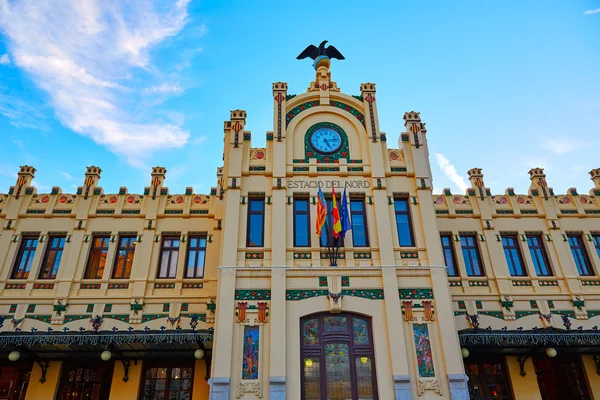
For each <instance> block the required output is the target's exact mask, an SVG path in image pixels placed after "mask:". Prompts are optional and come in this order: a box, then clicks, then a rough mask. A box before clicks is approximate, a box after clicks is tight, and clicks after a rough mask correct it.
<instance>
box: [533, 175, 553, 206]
mask: <svg viewBox="0 0 600 400" xmlns="http://www.w3.org/2000/svg"><path fill="white" fill-rule="evenodd" d="M529 179H531V189H530V190H531V191H537V190H538V189H539V190H541V191H542V194H543V195H544V199H545V200H548V199H549V194H552V189H551V188H549V187H548V183H547V182H546V174H544V168H539V167H537V168H531V169H530V170H529Z"/></svg>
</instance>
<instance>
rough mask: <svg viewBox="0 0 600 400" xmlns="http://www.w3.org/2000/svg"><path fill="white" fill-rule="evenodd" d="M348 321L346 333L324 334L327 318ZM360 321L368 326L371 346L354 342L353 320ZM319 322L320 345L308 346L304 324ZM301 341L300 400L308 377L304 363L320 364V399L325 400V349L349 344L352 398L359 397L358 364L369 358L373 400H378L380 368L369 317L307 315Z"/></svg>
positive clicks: (303, 395) (342, 314)
mask: <svg viewBox="0 0 600 400" xmlns="http://www.w3.org/2000/svg"><path fill="white" fill-rule="evenodd" d="M332 316H333V317H345V318H346V329H345V330H330V331H326V330H325V323H324V317H332ZM354 318H357V319H360V320H363V321H366V323H367V332H368V339H369V343H368V344H357V343H355V341H354V339H355V336H354V324H353V319H354ZM312 319H317V320H318V338H319V339H318V343H316V344H306V343H305V342H304V335H303V329H304V323H305V322H307V321H309V320H312ZM299 333H300V335H299V341H300V343H299V344H300V360H299V364H300V391H301V398H305V389H306V387H305V381H306V379H305V374H304V362H305V361H304V360H305V359H306V358H311V359H318V360H319V375H320V392H321V397H322V398H325V396H326V395H327V371H326V367H327V362H326V358H327V357H326V354H325V348H326V345H328V344H346V345H348V350H349V353H348V358H349V364H350V365H349V371H350V378H351V379H350V385H351V393H352V397H353V398H354V396H357V397H358V394H359V393H358V381H357V379H356V378H357V373H356V360H358V359H360V357H368V358H369V359H370V360H371V368H372V369H371V388H372V392H373V399H374V400H378V399H379V398H380V396H379V390H378V385H377V383H378V382H377V367H376V357H377V355H376V354H375V341H376V339H375V337H374V336H373V318H372V317H371V316H368V315H363V314H359V313H354V312H350V311H345V312H344V311H343V312H342V313H341V314H329V313H327V312H320V313H315V314H309V315H305V316H303V317H302V318H300V326H299Z"/></svg>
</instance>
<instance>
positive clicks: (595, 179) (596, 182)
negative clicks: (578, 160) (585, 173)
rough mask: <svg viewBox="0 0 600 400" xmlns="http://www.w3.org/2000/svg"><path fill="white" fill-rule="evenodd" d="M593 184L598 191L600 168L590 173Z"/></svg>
mask: <svg viewBox="0 0 600 400" xmlns="http://www.w3.org/2000/svg"><path fill="white" fill-rule="evenodd" d="M590 176H591V179H592V182H594V185H595V186H596V189H600V168H596V169H593V170H591V171H590Z"/></svg>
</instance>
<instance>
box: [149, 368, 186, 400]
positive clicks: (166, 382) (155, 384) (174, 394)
mask: <svg viewBox="0 0 600 400" xmlns="http://www.w3.org/2000/svg"><path fill="white" fill-rule="evenodd" d="M186 364H187V363H184V364H175V365H170V364H168V363H166V364H165V363H161V364H158V365H156V364H155V365H150V366H148V367H146V368H145V371H144V376H143V386H142V390H141V391H140V392H141V393H140V397H139V399H140V400H159V399H186V400H187V399H191V398H192V381H193V379H194V368H193V366H192V365H186Z"/></svg>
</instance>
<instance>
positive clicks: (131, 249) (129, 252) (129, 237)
mask: <svg viewBox="0 0 600 400" xmlns="http://www.w3.org/2000/svg"><path fill="white" fill-rule="evenodd" d="M123 239H127V240H131V243H130V244H129V246H123V244H122V240H123ZM136 243H137V236H135V235H122V236H121V235H119V237H118V238H117V254H115V261H114V263H113V270H112V273H111V277H112V279H130V278H131V270H133V257H134V256H135V247H136ZM121 251H125V257H124V258H123V260H124V265H123V272H122V273H121V274H120V275H121V276H117V269H118V268H119V258H120V253H121ZM129 255H131V270H130V271H129V276H125V271H126V265H127V256H129Z"/></svg>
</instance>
